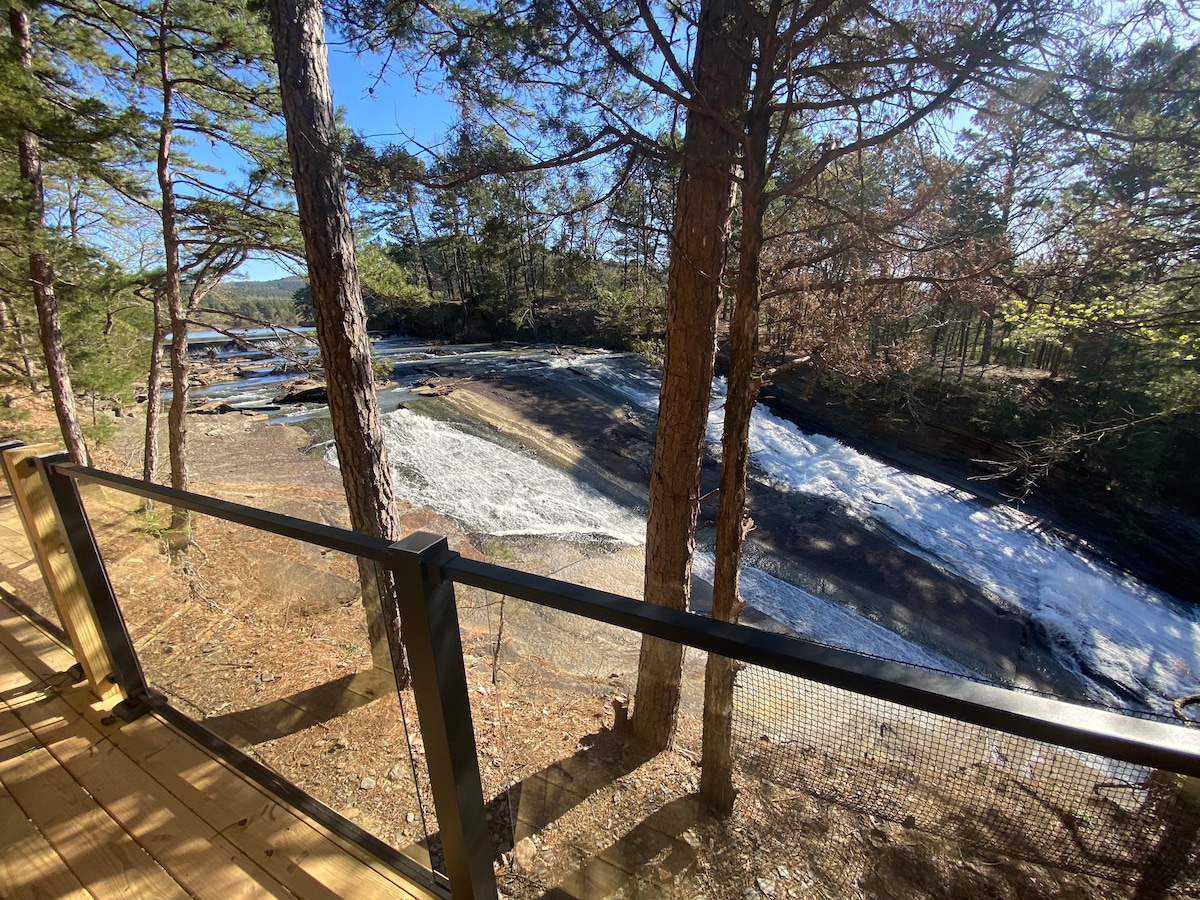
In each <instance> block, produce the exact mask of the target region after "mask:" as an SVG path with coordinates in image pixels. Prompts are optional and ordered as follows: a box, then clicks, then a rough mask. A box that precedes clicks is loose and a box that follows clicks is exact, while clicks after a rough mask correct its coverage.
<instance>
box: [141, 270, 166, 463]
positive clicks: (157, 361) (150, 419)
mask: <svg viewBox="0 0 1200 900" xmlns="http://www.w3.org/2000/svg"><path fill="white" fill-rule="evenodd" d="M153 303H154V333H153V334H152V335H151V337H150V368H149V371H148V372H147V374H146V439H145V441H144V442H143V447H142V478H143V479H144V480H145V481H154V479H155V477H156V476H157V475H158V419H159V412H160V410H161V407H162V360H163V322H162V297H161V296H160V295H159V293H158V292H157V291H155V292H154V300H153Z"/></svg>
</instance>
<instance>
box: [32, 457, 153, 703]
mask: <svg viewBox="0 0 1200 900" xmlns="http://www.w3.org/2000/svg"><path fill="white" fill-rule="evenodd" d="M70 462H71V458H70V457H69V456H68V455H67V454H66V453H63V452H61V451H60V452H58V453H43V454H39V455H38V456H36V457H34V463H35V464H36V465H37V469H38V473H39V474H40V475H41V477H42V481H43V482H45V485H46V487H47V488H48V489H49V493H50V503H51V505H52V506H53V508H54V516H55V518H56V519H57V520H58V528H59V532H60V534H61V535H62V539H63V544H64V546H65V548H66V552H67V555H68V556H69V557H70V559H71V564H72V568H73V569H74V571H75V573H76V575H77V576H78V583H79V584H80V586H81V587H82V588H83V592H84V595H85V596H86V598H87V601H88V602H87V606H88V609H90V610H91V614H92V616H91V617H92V621H93V622H94V623H95V626H96V628H97V629H98V630H99V632H100V638H101V643H102V644H103V645H104V647H105V649H106V650H107V652H108V657H109V659H110V660H111V662H112V669H111V672H112V676H111V677H112V680H113V681H114V682H116V684H117V687H119V688H120V690H121V694H122V696H123V697H124V699H123V700H122V701H121V702H120V703H118V704H117V706H116V707H115V708H114V709H113V712H115V713H117V714H118V715H119V716H121V717H122V718H124V719H127V720H132V719H136V718H137V717H138V716H140V715H142V714H143V713H145V712H146V711H147V710H148V709H149V706H150V703H151V702H152V701H153V700H154V699H156V698H155V697H152V696H151V693H150V691H149V689H148V688H147V687H146V676H145V675H144V674H143V672H142V665H141V663H140V662H139V661H138V658H137V651H136V650H135V649H134V647H133V641H132V640H131V639H130V637H129V631H128V629H127V628H126V627H125V617H124V616H122V615H121V609H120V607H119V606H118V605H117V595H116V593H115V592H114V591H113V586H112V582H111V581H109V579H108V571H107V570H106V569H105V568H104V560H103V558H102V557H101V556H100V547H99V546H98V545H97V544H96V535H95V534H94V533H93V532H92V526H91V523H90V522H89V521H88V517H87V512H86V511H85V510H84V508H83V499H82V498H81V497H80V496H79V485H78V484H77V483H76V482H75V480H74V479H73V478H71V477H69V476H68V475H64V474H62V473H61V472H58V471H56V469H55V466H56V464H63V463H68V464H69V463H70ZM157 699H161V698H157Z"/></svg>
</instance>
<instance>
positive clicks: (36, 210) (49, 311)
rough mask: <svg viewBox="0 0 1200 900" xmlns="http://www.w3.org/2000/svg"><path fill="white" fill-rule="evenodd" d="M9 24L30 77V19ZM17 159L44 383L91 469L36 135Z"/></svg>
mask: <svg viewBox="0 0 1200 900" xmlns="http://www.w3.org/2000/svg"><path fill="white" fill-rule="evenodd" d="M8 24H9V28H10V29H11V30H12V36H13V40H14V41H15V42H16V44H17V49H18V51H19V52H20V54H21V66H22V68H24V69H25V70H26V71H27V72H28V71H29V70H30V69H31V68H32V67H33V62H32V56H31V54H32V46H33V45H32V40H31V38H30V34H29V16H28V15H27V14H26V13H25V10H23V9H20V8H18V7H16V6H12V7H10V8H9V11H8ZM17 155H18V157H19V162H20V168H21V180H22V181H23V182H24V183H25V191H26V196H25V200H26V202H27V203H28V205H29V206H28V211H27V221H26V224H27V228H28V233H29V241H30V250H29V280H30V282H31V283H32V286H33V305H34V306H35V307H36V308H37V316H38V331H39V333H40V336H41V342H42V354H43V356H45V358H46V380H47V381H48V382H49V383H50V395H51V396H52V397H53V398H54V413H55V415H56V416H57V418H58V427H59V430H61V431H62V438H63V444H64V445H65V447H66V450H67V452H68V453H69V454H70V455H71V459H72V460H73V461H74V462H77V463H79V464H80V465H87V463H88V452H87V444H86V443H85V441H84V438H83V428H82V427H81V426H80V424H79V415H78V413H77V412H76V410H75V394H74V392H73V391H72V390H71V375H70V372H69V371H68V369H67V352H66V348H65V347H64V346H63V336H62V325H61V323H60V322H59V318H58V304H57V302H56V301H55V297H54V266H53V265H52V264H51V262H50V257H49V255H48V254H47V253H46V248H45V238H46V200H45V189H44V187H43V184H42V160H41V153H40V148H39V147H38V139H37V135H35V134H34V133H33V132H31V131H22V132H21V136H20V138H19V145H18V147H17Z"/></svg>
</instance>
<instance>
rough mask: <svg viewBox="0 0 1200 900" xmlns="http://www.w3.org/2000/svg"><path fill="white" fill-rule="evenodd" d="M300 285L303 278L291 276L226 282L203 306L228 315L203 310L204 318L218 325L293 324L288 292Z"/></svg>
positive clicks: (301, 285)
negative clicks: (271, 279)
mask: <svg viewBox="0 0 1200 900" xmlns="http://www.w3.org/2000/svg"><path fill="white" fill-rule="evenodd" d="M304 285H305V281H304V279H303V278H300V277H298V276H295V275H291V276H289V277H287V278H276V279H275V280H273V281H226V282H224V283H223V284H221V285H220V286H219V287H217V288H216V289H215V290H214V291H213V292H212V293H211V294H209V295H208V297H207V298H206V302H205V303H204V305H205V306H206V307H208V308H210V309H219V310H225V311H226V313H228V314H229V315H228V316H221V315H218V314H216V313H205V314H204V316H205V320H206V321H211V322H212V324H221V325H247V324H260V323H264V322H271V323H273V324H276V325H294V324H296V321H297V317H296V308H295V305H294V304H293V303H292V295H293V294H294V293H296V291H297V290H298V289H299V288H302V287H304Z"/></svg>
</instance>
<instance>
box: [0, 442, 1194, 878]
mask: <svg viewBox="0 0 1200 900" xmlns="http://www.w3.org/2000/svg"><path fill="white" fill-rule="evenodd" d="M7 447H8V449H7V450H6V451H5V455H6V462H8V463H9V464H8V465H6V469H7V470H8V472H9V476H10V481H11V480H12V479H13V477H14V471H17V470H22V469H21V467H22V466H23V467H24V468H23V470H22V471H24V472H25V473H26V475H28V474H29V472H30V471H31V466H33V465H35V466H36V470H37V472H38V473H40V479H41V481H42V483H43V484H44V486H45V489H46V491H47V492H48V493H47V497H48V499H49V502H50V504H51V506H52V511H53V516H54V520H55V522H56V523H57V525H56V526H55V527H57V528H59V529H60V530H61V540H62V541H63V542H64V544H65V547H66V550H67V554H66V555H67V556H68V557H69V559H70V561H71V563H72V572H71V573H70V574H69V575H67V576H64V575H62V574H61V573H60V574H59V575H58V576H57V577H58V578H59V580H64V581H70V580H74V582H75V583H74V584H72V585H67V587H68V588H69V590H70V591H75V592H77V593H79V594H80V596H81V597H82V598H83V599H84V600H85V601H86V602H79V600H78V598H77V600H76V601H75V607H76V608H75V609H74V611H72V610H70V609H68V610H65V611H64V610H62V609H61V608H60V614H61V615H63V617H64V619H65V620H68V621H64V625H65V626H66V627H67V630H68V632H70V633H71V636H72V641H73V643H76V633H77V632H79V633H81V634H83V635H84V636H83V637H82V638H81V639H80V640H82V642H83V643H82V644H80V643H77V645H76V653H77V656H79V657H80V662H81V664H82V665H83V668H84V670H85V671H86V672H88V673H90V677H93V678H94V679H95V683H94V686H93V689H94V690H95V691H96V692H97V694H98V695H102V694H104V693H105V692H106V691H108V690H109V689H110V684H115V686H116V687H117V689H119V690H120V693H121V695H122V698H123V699H122V702H121V704H120V706H119V711H120V712H121V713H122V714H124V715H126V716H131V717H132V716H136V715H138V714H139V713H141V712H143V711H145V710H148V709H152V708H160V709H161V708H163V707H164V705H165V701H164V700H163V698H162V697H161V696H159V695H157V694H155V692H154V691H152V690H151V689H150V687H149V686H148V685H147V683H146V678H145V676H144V674H143V672H142V668H141V665H140V662H139V659H138V654H137V652H136V650H135V649H134V645H133V643H132V642H131V641H130V638H129V633H128V631H127V629H126V626H125V622H124V619H123V616H122V613H121V609H120V606H119V604H118V602H117V597H116V595H115V593H114V591H113V587H112V584H111V583H110V581H109V578H108V575H107V572H106V569H105V563H104V560H103V559H102V558H101V553H100V550H99V548H98V545H97V541H96V539H95V536H94V534H93V531H92V528H91V525H90V523H89V518H88V514H87V512H86V510H85V508H84V505H83V503H82V501H81V496H80V492H79V485H80V484H85V483H91V484H98V485H103V486H106V487H108V488H112V489H115V490H118V491H122V492H125V493H128V494H131V495H135V496H138V497H142V498H147V499H150V500H153V501H155V502H159V503H163V504H169V505H171V506H175V507H179V508H182V509H187V510H191V511H193V512H195V513H200V514H203V515H207V516H213V517H216V518H218V519H223V520H226V521H228V522H233V523H237V524H239V525H243V526H247V527H249V528H253V529H259V530H261V531H264V532H269V533H271V534H275V535H281V536H285V537H289V538H294V539H296V540H299V541H304V542H307V543H309V544H312V545H316V546H318V547H322V548H327V549H330V550H335V551H341V552H344V553H348V554H352V555H354V556H357V557H360V558H365V559H370V560H374V561H375V562H376V563H377V564H378V565H380V566H382V567H384V568H386V569H388V570H390V571H391V572H392V573H394V577H395V581H396V586H397V602H398V607H399V610H398V611H399V615H400V618H401V620H402V622H403V624H404V637H405V644H406V648H407V651H408V657H409V663H410V668H411V678H412V688H411V689H412V694H413V697H414V699H415V704H416V707H417V711H418V714H419V718H420V729H421V735H422V739H423V741H424V747H425V756H426V759H427V762H428V775H429V780H430V786H431V788H432V794H433V802H434V807H435V810H436V816H437V822H438V826H439V834H440V840H441V846H442V853H443V858H444V866H445V874H446V877H447V878H448V884H449V888H450V891H451V892H452V894H453V896H455V897H463V898H467V897H495V896H496V893H497V887H496V880H495V875H494V870H493V857H494V848H493V844H492V841H491V838H490V836H489V834H488V831H487V823H486V818H487V817H486V815H485V801H484V795H483V791H482V788H481V779H480V766H479V757H478V754H477V748H476V742H475V732H474V730H473V725H472V714H471V698H470V696H469V692H468V683H467V677H466V671H465V667H464V661H463V648H462V643H461V639H460V623H459V618H458V609H457V605H456V597H455V585H464V586H473V587H476V588H480V589H483V590H486V591H490V592H494V593H496V594H498V595H502V596H506V597H511V598H518V599H520V600H524V601H528V602H529V603H532V604H538V605H540V606H544V607H551V608H553V609H556V610H560V611H562V612H564V613H570V614H573V615H575V616H582V617H585V618H587V619H590V620H594V621H596V622H603V623H607V624H609V625H613V626H618V627H620V628H623V629H629V630H632V631H634V632H638V633H641V634H649V635H653V636H656V637H659V638H664V639H666V640H669V641H673V642H677V643H679V644H682V645H685V646H688V647H693V648H697V649H699V650H702V651H706V652H708V653H717V654H720V655H722V656H725V657H730V658H733V659H737V660H740V661H742V662H743V663H745V664H747V666H748V667H750V668H749V669H748V670H747V671H749V672H751V673H753V672H766V673H767V674H768V675H769V674H770V673H781V674H780V675H778V676H771V677H791V678H794V679H802V680H803V683H804V684H806V685H810V686H824V687H822V688H821V689H822V690H825V689H830V690H832V691H835V692H837V693H838V694H839V696H840V695H841V692H849V695H847V696H851V695H852V696H856V697H860V698H874V700H873V701H872V702H875V701H878V702H879V703H881V704H883V705H885V706H886V705H888V704H894V705H898V706H899V707H902V708H904V709H907V710H911V711H919V712H920V713H921V714H928V716H930V717H933V718H934V719H937V720H939V721H941V720H946V721H948V722H949V723H950V724H951V725H954V723H963V725H964V727H966V726H970V727H977V728H981V729H986V730H988V732H989V733H997V734H1001V735H1009V736H1014V737H1015V738H1019V739H1026V740H1028V741H1033V742H1038V743H1039V744H1044V745H1052V746H1053V747H1054V748H1062V750H1064V751H1069V753H1071V754H1088V755H1095V756H1098V757H1103V758H1104V759H1107V760H1112V761H1118V762H1119V763H1121V764H1123V765H1124V766H1125V767H1126V770H1127V771H1129V770H1132V771H1137V772H1141V773H1144V775H1145V776H1146V779H1145V785H1143V787H1145V789H1146V790H1147V791H1149V790H1151V789H1152V787H1153V784H1158V783H1162V777H1161V774H1162V773H1170V778H1168V779H1167V783H1169V784H1170V785H1172V786H1173V787H1172V791H1173V793H1172V794H1171V797H1172V798H1173V799H1174V800H1178V802H1176V803H1175V804H1174V807H1172V808H1173V809H1174V810H1175V811H1174V812H1173V813H1172V814H1171V815H1165V816H1164V815H1163V812H1162V806H1163V804H1162V803H1161V802H1160V801H1161V797H1158V798H1157V799H1156V800H1155V803H1156V804H1157V805H1156V806H1155V809H1154V810H1152V811H1151V812H1153V813H1154V815H1156V816H1158V817H1159V818H1158V819H1155V825H1154V827H1153V829H1151V828H1150V826H1149V825H1145V824H1138V825H1137V828H1138V829H1140V830H1139V831H1138V834H1139V835H1140V837H1139V838H1138V839H1139V840H1141V841H1143V842H1144V843H1145V845H1146V847H1145V849H1144V851H1138V853H1134V854H1133V855H1132V857H1131V859H1132V863H1131V865H1133V866H1134V867H1135V869H1136V867H1137V866H1141V867H1142V868H1145V867H1146V866H1149V865H1150V863H1151V861H1152V860H1153V861H1154V868H1155V870H1156V872H1158V875H1156V877H1157V878H1158V879H1159V881H1162V880H1163V878H1166V880H1167V881H1174V882H1177V883H1186V884H1188V885H1191V887H1192V888H1193V889H1194V888H1195V887H1196V878H1197V868H1198V867H1197V862H1196V858H1195V856H1196V855H1195V848H1194V839H1195V836H1196V833H1197V823H1198V821H1200V819H1198V817H1200V812H1198V811H1197V805H1196V804H1194V803H1193V802H1192V800H1191V799H1190V798H1192V797H1193V795H1194V794H1195V793H1196V792H1195V791H1194V790H1193V789H1192V788H1191V785H1192V782H1191V781H1190V779H1192V778H1200V734H1197V732H1195V731H1193V730H1191V729H1189V728H1187V727H1184V726H1182V725H1178V724H1173V723H1170V722H1166V721H1160V720H1153V719H1146V718H1138V717H1133V716H1128V715H1123V714H1120V713H1117V712H1114V711H1109V710H1104V709H1099V708H1094V707H1090V706H1086V705H1081V704H1076V703H1067V702H1063V701H1059V700H1055V699H1051V698H1048V697H1044V696H1039V695H1033V694H1029V693H1024V692H1018V691H1013V690H1009V689H1005V688H1003V687H999V686H995V685H991V684H985V683H981V682H975V681H971V680H964V679H961V678H958V677H955V676H951V675H946V674H942V673H938V672H934V671H928V670H922V669H917V668H913V667H910V666H906V665H902V664H898V663H894V662H889V661H886V660H881V659H876V658H871V657H866V656H862V655H859V654H855V653H851V652H846V651H842V650H836V649H832V648H829V647H824V646H819V645H815V644H812V643H809V642H806V641H803V640H799V639H796V638H792V637H788V636H785V635H781V634H774V633H767V632H764V631H760V630H756V629H753V628H750V627H746V626H742V625H734V624H726V623H723V622H718V621H713V620H712V619H709V618H706V617H703V616H699V615H694V614H691V613H688V612H680V611H675V610H670V609H666V608H663V607H658V606H655V605H652V604H646V603H643V602H640V601H637V600H634V599H631V598H628V597H624V596H620V595H617V594H613V593H608V592H605V591H601V590H595V589H592V588H588V587H582V586H579V585H575V584H569V583H566V582H563V581H559V580H555V579H553V578H548V577H542V576H538V575H532V574H528V573H525V572H521V571H517V570H514V569H512V568H509V567H506V566H502V565H497V564H493V563H489V562H481V561H476V560H471V559H466V558H464V557H462V556H460V555H459V554H458V553H456V552H453V551H451V550H450V549H449V547H448V544H447V540H446V538H444V537H442V536H439V535H435V534H429V533H416V534H413V535H411V536H410V537H408V538H406V539H404V540H402V541H400V542H397V543H389V542H386V541H383V540H379V539H374V538H370V537H366V536H364V535H361V534H356V533H354V532H351V531H347V530H344V529H340V528H335V527H330V526H327V525H321V524H317V523H313V522H309V521H305V520H301V519H297V518H293V517H290V516H285V515H280V514H277V513H272V512H267V511H264V510H262V509H257V508H253V507H250V506H246V505H241V504H237V503H232V502H229V501H225V500H220V499H215V498H213V497H207V496H202V495H199V494H195V493H186V492H180V491H175V490H172V489H170V488H166V487H160V486H156V485H152V484H149V483H146V482H143V481H138V480H135V479H131V478H127V477H124V476H121V475H116V474H113V473H110V472H104V471H100V470H97V469H94V468H88V467H83V466H78V465H75V464H73V463H71V462H70V461H69V460H68V459H67V458H66V456H65V454H60V453H59V454H42V455H34V456H32V457H30V454H29V452H28V451H27V450H25V451H23V450H21V449H19V448H17V447H16V446H15V445H12V444H9V445H7ZM9 454H17V455H18V456H20V455H21V454H24V456H23V457H21V459H22V461H21V462H20V464H14V463H12V462H11V460H9V459H8V456H9ZM25 457H30V458H25ZM18 492H22V493H23V492H25V489H24V488H22V487H21V486H20V485H16V486H15V487H14V493H18ZM41 516H42V522H41V524H40V525H37V524H33V525H29V523H27V526H28V527H30V528H31V539H32V540H33V541H34V542H35V543H37V542H38V540H39V539H38V538H37V536H36V535H35V534H33V533H32V531H33V530H36V529H37V528H42V529H43V530H44V528H45V526H46V521H45V515H44V511H43V513H42V514H41ZM35 517H36V514H35ZM41 541H42V542H43V543H46V541H47V538H46V536H45V535H43V536H42V538H41ZM59 565H61V562H60V563H59ZM78 617H82V618H84V619H89V620H90V622H88V623H85V624H84V625H83V626H82V627H80V626H79V625H78V624H77V623H76V624H72V622H71V621H70V620H72V619H76V618H78ZM88 629H91V630H92V632H95V633H96V634H98V639H96V638H94V637H93V638H88V637H87V634H89V633H92V632H89V631H88ZM748 680H750V681H753V680H754V679H753V678H750V679H748ZM812 702H815V701H811V702H810V705H811V703H812ZM823 702H829V701H828V700H826V701H823ZM813 708H814V709H818V708H817V707H815V706H814V707H813ZM818 712H819V709H818ZM175 715H176V716H178V715H179V714H178V713H177V712H176V713H175ZM821 717H822V718H823V719H824V720H826V721H825V722H824V724H825V725H826V726H828V725H829V723H830V722H831V721H833V719H834V718H836V716H835V715H833V714H826V713H823V712H822V713H821ZM888 727H889V726H888V725H886V724H881V725H879V726H878V728H879V729H880V731H881V732H882V731H886V729H887V728H888ZM767 737H768V736H766V735H764V736H763V740H764V741H767V743H770V741H768V740H767ZM964 740H965V739H964ZM776 743H782V742H776ZM792 743H795V742H794V741H793V742H792ZM818 743H819V742H818ZM959 743H960V744H961V743H963V741H962V740H960V741H959ZM985 743H986V742H985ZM815 748H816V743H810V744H809V745H807V746H806V751H808V752H809V753H810V755H811V754H812V753H816V752H817V750H816V749H815ZM963 752H965V751H963ZM748 755H749V754H748ZM1035 755H1036V754H1035ZM754 756H755V758H756V759H759V762H760V764H761V767H766V766H767V763H768V762H770V759H769V758H770V756H771V754H770V753H769V752H768V753H758V752H757V751H756V752H755V753H754ZM760 757H761V758H760ZM783 758H784V761H785V763H786V764H787V766H788V767H789V768H790V770H791V771H792V773H793V774H796V773H804V772H808V771H809V770H807V769H804V768H803V765H801V764H799V763H795V762H793V761H790V760H789V758H787V757H786V756H785V757H783ZM824 758H825V761H826V766H827V767H828V764H829V759H830V755H829V753H828V752H826V753H825V755H824ZM959 761H960V762H962V760H961V759H960V760H959ZM778 762H779V761H778V759H776V760H775V761H774V762H773V763H772V765H776V766H777V765H778ZM974 764H976V765H978V763H974ZM965 765H966V763H964V766H965ZM1154 773H1157V775H1155V774H1154ZM772 777H774V776H772ZM805 777H807V776H805ZM904 777H908V776H904ZM1154 777H1157V778H1158V781H1154ZM1171 779H1174V780H1171ZM800 780H801V781H803V778H801V779H800ZM910 780H912V781H915V780H916V778H915V776H914V777H912V778H911V779H910ZM1147 785H1148V787H1147ZM801 787H802V788H803V785H801ZM814 793H816V794H817V795H818V796H821V795H823V794H822V791H820V790H816V791H814ZM1179 798H1182V799H1179ZM834 799H838V798H837V797H835V798H834ZM1147 815H1149V813H1147ZM906 818H909V819H913V821H914V823H915V822H916V821H917V820H916V818H914V817H913V816H912V815H911V814H910V815H908V816H907V817H906ZM1140 821H1141V820H1139V822H1140ZM1130 833H1131V834H1132V832H1130ZM1124 839H1125V838H1122V840H1124ZM1085 869H1086V867H1085ZM1092 871H1100V872H1101V873H1102V874H1109V875H1111V872H1108V871H1107V870H1104V869H1103V867H1101V868H1100V869H1095V868H1093V869H1092ZM1136 874H1137V873H1136V871H1134V874H1133V876H1131V875H1130V874H1129V873H1126V874H1125V875H1123V876H1118V877H1123V878H1124V879H1125V880H1127V881H1128V880H1131V878H1132V880H1134V881H1135V882H1136V880H1137V877H1136ZM1142 881H1143V882H1145V881H1146V880H1145V878H1144V877H1143V878H1142ZM1158 889H1159V888H1158V887H1156V888H1155V889H1154V890H1158ZM1151 895H1153V893H1148V894H1146V896H1151Z"/></svg>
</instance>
